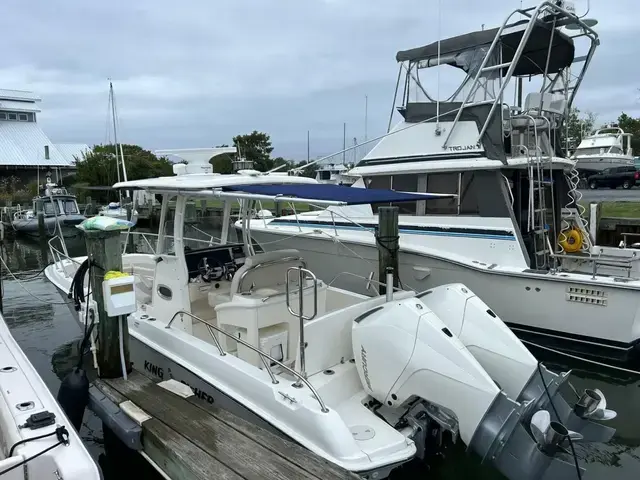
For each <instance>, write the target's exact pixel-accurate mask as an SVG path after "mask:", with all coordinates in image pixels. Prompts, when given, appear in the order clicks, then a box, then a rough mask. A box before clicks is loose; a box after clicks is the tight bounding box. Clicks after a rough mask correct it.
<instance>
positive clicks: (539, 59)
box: [396, 20, 575, 76]
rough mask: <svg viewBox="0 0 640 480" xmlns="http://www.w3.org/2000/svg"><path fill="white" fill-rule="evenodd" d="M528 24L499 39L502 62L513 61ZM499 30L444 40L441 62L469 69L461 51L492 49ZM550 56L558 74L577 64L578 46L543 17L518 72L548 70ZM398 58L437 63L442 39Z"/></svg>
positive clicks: (552, 70)
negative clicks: (461, 57) (575, 59)
mask: <svg viewBox="0 0 640 480" xmlns="http://www.w3.org/2000/svg"><path fill="white" fill-rule="evenodd" d="M528 23H529V22H528V20H522V21H519V22H516V23H514V24H512V25H511V26H510V27H508V28H505V29H504V30H503V31H502V34H501V35H500V39H499V40H498V42H500V43H499V46H500V50H501V53H502V62H501V63H506V62H510V61H512V60H513V57H514V54H515V52H516V49H517V48H518V45H519V44H520V41H521V40H522V37H523V35H524V33H525V30H526V28H527V25H528ZM498 31H499V29H498V28H492V29H490V30H479V31H476V32H471V33H466V34H464V35H458V36H455V37H451V38H446V39H444V40H441V41H440V63H441V64H443V65H444V64H448V65H451V66H454V67H458V68H462V69H465V70H466V67H467V64H466V63H464V62H462V63H458V62H456V56H457V55H458V54H460V53H463V52H467V51H473V50H477V49H478V48H481V47H484V48H486V49H488V48H489V46H490V45H491V43H492V42H493V39H494V38H495V37H496V35H497V34H498ZM552 33H553V45H552V47H551V51H549V43H550V42H551V34H552ZM494 51H495V50H494ZM547 55H549V69H548V72H549V73H557V72H559V71H561V70H563V69H565V68H567V67H568V66H569V65H571V64H572V63H573V59H574V55H575V46H574V43H573V40H572V39H571V38H570V37H569V36H567V35H566V34H564V33H562V32H561V31H560V30H559V29H557V28H556V29H554V28H553V25H552V24H551V23H548V22H544V21H541V20H540V21H537V22H536V24H535V25H534V26H533V30H532V32H531V35H530V36H529V39H528V40H527V43H526V45H525V48H524V50H523V53H522V56H521V57H520V60H519V61H518V65H517V66H516V68H515V71H514V75H516V76H523V75H525V76H526V75H538V74H542V73H544V70H545V66H546V64H547ZM396 60H397V61H398V62H407V61H408V62H425V63H427V64H428V66H434V65H436V64H437V60H438V42H434V43H431V44H429V45H425V46H423V47H417V48H412V49H410V50H402V51H399V52H398V53H397V54H396ZM506 70H507V69H506V68H505V69H503V74H504V73H506Z"/></svg>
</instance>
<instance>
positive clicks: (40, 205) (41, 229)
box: [36, 198, 47, 239]
mask: <svg viewBox="0 0 640 480" xmlns="http://www.w3.org/2000/svg"><path fill="white" fill-rule="evenodd" d="M36 217H37V218H38V236H39V237H40V238H41V239H42V238H45V237H46V236H47V230H46V226H45V224H44V201H43V200H42V199H41V198H38V199H36Z"/></svg>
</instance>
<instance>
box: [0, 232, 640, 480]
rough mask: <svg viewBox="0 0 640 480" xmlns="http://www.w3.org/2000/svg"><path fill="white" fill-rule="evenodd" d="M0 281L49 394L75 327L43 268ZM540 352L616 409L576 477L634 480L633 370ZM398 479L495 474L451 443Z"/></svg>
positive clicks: (450, 479)
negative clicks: (431, 461)
mask: <svg viewBox="0 0 640 480" xmlns="http://www.w3.org/2000/svg"><path fill="white" fill-rule="evenodd" d="M67 246H68V248H69V253H70V254H71V255H82V254H83V251H84V244H83V242H82V240H81V239H77V240H75V241H74V240H70V241H68V242H67ZM4 248H5V253H4V258H5V261H6V262H7V265H8V266H9V268H10V270H11V271H12V272H13V273H14V274H16V275H17V276H18V277H20V278H25V277H30V276H33V275H34V274H36V273H37V272H38V271H40V270H41V269H43V268H44V267H45V266H46V264H47V263H49V262H50V261H51V259H50V258H49V254H48V249H47V248H46V246H44V245H41V244H40V243H39V242H37V241H32V240H23V239H16V240H12V239H7V240H5V247H4ZM3 270H4V269H3ZM3 287H4V299H3V301H4V318H5V320H6V322H7V324H8V326H9V328H10V329H11V332H12V333H13V335H14V337H15V338H16V340H17V341H18V343H19V344H20V346H21V347H22V349H23V350H24V352H25V353H26V355H27V357H28V358H29V360H30V361H31V363H32V364H33V365H34V367H35V368H36V369H37V370H38V372H39V373H40V375H41V377H42V378H43V379H44V381H45V383H46V384H47V386H48V387H49V388H50V389H51V391H52V392H53V394H54V395H56V394H57V391H58V388H59V385H60V379H61V378H63V377H64V375H65V374H66V373H67V372H68V371H69V370H70V369H71V368H72V367H73V366H74V365H75V363H76V362H77V361H78V356H77V352H78V342H79V340H80V337H81V331H80V329H79V327H78V325H77V324H76V323H75V321H74V320H73V319H72V318H71V316H70V313H69V309H68V307H67V305H65V304H64V303H63V300H64V299H63V298H62V297H61V296H60V294H59V293H58V292H57V290H56V288H55V287H54V286H53V285H52V284H50V283H49V282H48V281H47V280H46V278H45V277H44V274H40V275H39V276H36V277H35V278H30V279H24V280H22V281H20V282H18V281H16V280H15V279H13V278H11V276H10V275H9V274H8V273H7V272H6V271H3ZM603 320H604V319H603ZM534 353H536V354H539V352H534ZM539 358H540V360H542V361H544V362H545V364H546V365H547V366H550V367H553V368H554V369H555V370H566V369H569V368H572V369H573V372H572V377H571V383H572V384H573V385H574V387H575V388H576V389H577V390H578V391H581V390H582V389H584V388H599V389H601V390H602V391H603V392H604V394H605V396H606V397H607V401H608V407H609V408H612V409H614V410H616V411H617V412H618V417H617V418H616V419H614V420H613V421H612V422H609V425H610V426H612V427H614V428H616V429H617V433H616V436H615V437H614V438H613V440H612V441H611V442H610V443H609V444H607V445H589V444H587V445H580V444H578V445H577V446H576V450H577V454H578V457H579V458H580V459H581V463H582V464H583V465H584V466H585V467H586V468H587V472H586V474H585V475H584V476H583V478H585V479H607V480H631V479H633V480H636V479H638V478H640V376H636V375H632V374H625V375H620V374H616V375H614V374H613V373H614V372H613V371H611V370H608V369H602V368H598V369H594V368H593V367H592V366H590V365H588V364H584V363H582V362H575V363H572V364H570V365H569V364H567V363H563V362H564V359H563V358H560V357H556V356H553V357H551V356H549V355H548V354H540V357H539ZM80 434H81V437H82V439H83V441H84V442H85V444H86V446H87V448H88V450H89V451H90V453H91V454H92V455H93V456H94V458H95V459H96V462H97V463H98V464H99V465H100V466H101V467H102V468H103V470H104V472H105V478H106V480H113V479H115V478H116V477H117V479H118V480H123V479H124V478H149V477H148V476H147V474H145V475H142V476H140V475H139V474H138V473H137V472H134V473H131V472H129V474H127V473H124V474H123V471H124V472H126V471H127V470H126V469H123V470H120V471H119V472H118V473H117V474H114V473H113V472H112V471H111V470H112V468H113V465H115V464H117V463H118V462H117V461H114V460H112V459H110V458H109V457H108V456H105V455H104V448H103V437H102V430H101V423H100V421H99V420H98V419H97V418H96V417H95V416H94V415H93V414H91V413H90V412H88V413H86V414H85V418H84V424H83V427H82V430H81V432H80ZM120 463H122V462H120ZM402 477H404V478H427V477H428V478H441V479H447V480H459V479H460V480H461V479H466V478H476V479H500V478H501V476H500V475H499V474H497V473H496V472H495V471H493V470H492V469H490V468H486V467H482V466H480V465H479V464H478V461H477V459H475V458H473V457H470V456H468V455H466V454H465V453H464V451H463V449H462V448H457V447H456V448H455V449H454V450H453V451H451V452H448V453H447V454H446V459H445V460H444V462H443V464H442V465H441V466H440V467H439V468H438V469H437V471H436V472H432V474H431V475H426V474H425V472H410V471H407V472H403V475H402ZM402 477H401V478H402Z"/></svg>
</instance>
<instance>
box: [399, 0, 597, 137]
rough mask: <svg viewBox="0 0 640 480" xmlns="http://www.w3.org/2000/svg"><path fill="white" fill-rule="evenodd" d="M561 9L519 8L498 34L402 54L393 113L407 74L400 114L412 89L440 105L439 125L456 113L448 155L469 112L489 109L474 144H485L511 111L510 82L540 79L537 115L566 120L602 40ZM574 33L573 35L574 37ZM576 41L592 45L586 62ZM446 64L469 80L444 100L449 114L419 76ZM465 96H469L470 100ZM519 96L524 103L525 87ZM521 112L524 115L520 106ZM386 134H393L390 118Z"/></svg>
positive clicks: (552, 5) (490, 32) (468, 36)
mask: <svg viewBox="0 0 640 480" xmlns="http://www.w3.org/2000/svg"><path fill="white" fill-rule="evenodd" d="M557 3H559V2H553V1H544V2H542V3H540V4H539V5H538V6H537V7H530V8H526V9H522V8H518V9H516V10H514V11H513V12H511V13H510V14H509V15H508V16H507V18H506V19H505V20H504V22H503V23H502V25H501V26H500V27H499V28H494V29H490V30H482V31H476V32H472V33H468V34H464V35H459V36H457V37H452V38H448V39H444V40H439V41H437V42H435V43H432V44H430V45H426V46H423V47H418V48H413V49H410V50H405V51H400V52H398V53H397V55H396V60H397V61H398V62H400V70H399V72H398V80H397V84H396V90H395V95H394V108H395V105H396V100H397V98H398V90H399V86H400V81H401V79H402V73H403V71H404V72H405V78H404V88H403V92H402V106H401V107H400V109H401V111H402V110H403V109H406V108H407V104H408V103H410V102H409V92H410V86H411V84H414V85H415V87H416V88H417V89H419V90H420V91H421V92H422V94H424V95H425V97H426V98H427V99H428V100H429V101H430V102H432V103H435V104H436V115H435V116H436V119H435V120H436V123H437V124H439V121H440V119H441V117H442V116H445V115H452V114H453V113H454V112H455V118H454V120H453V125H452V126H451V127H450V128H448V131H447V132H446V135H444V141H443V149H446V148H447V147H448V146H449V142H450V140H451V138H452V135H453V132H454V131H455V129H456V127H457V126H458V124H459V122H460V120H461V119H462V116H463V113H464V112H465V110H467V109H469V107H476V106H480V105H485V106H490V108H489V110H488V113H486V114H485V115H482V116H484V117H485V118H484V122H483V123H481V125H482V126H481V127H480V133H479V135H478V138H477V141H476V142H475V143H476V144H481V143H482V141H483V139H484V136H485V134H486V133H487V130H488V129H489V128H490V126H491V124H492V119H493V116H494V114H495V113H496V110H497V109H498V108H499V107H500V108H501V110H502V107H503V106H507V107H508V105H507V104H506V103H505V101H504V93H505V89H506V87H507V85H508V84H509V82H510V81H511V79H512V77H514V76H515V77H518V78H523V77H533V76H538V75H542V79H543V83H542V88H541V89H540V95H539V96H536V97H535V101H536V102H535V103H537V104H538V105H536V107H537V108H535V110H537V111H538V113H542V112H549V113H552V114H555V115H559V116H560V117H561V118H567V115H566V113H567V112H568V111H569V109H570V108H571V105H572V102H573V99H574V98H575V94H576V91H577V89H578V87H579V86H580V84H581V82H582V79H583V78H584V75H585V73H586V70H587V68H588V66H589V63H590V62H591V59H592V57H593V54H594V52H595V49H596V47H597V45H598V44H599V40H598V34H597V33H596V32H595V31H594V30H593V29H592V28H591V27H590V26H589V25H588V23H586V22H585V21H583V20H582V19H581V18H580V17H579V16H578V15H577V14H576V13H575V12H573V11H569V10H567V9H566V8H563V7H562V6H559V5H557ZM516 15H521V16H522V17H524V19H518V20H514V17H515V16H516ZM562 27H569V28H570V29H571V30H570V31H562V30H560V29H561V28H562ZM571 31H573V32H575V33H573V34H571ZM578 37H586V38H588V39H589V40H590V46H589V50H588V53H587V54H586V55H585V56H581V57H576V56H575V46H574V40H575V39H576V38H578ZM577 63H582V67H581V69H580V72H579V73H578V74H577V75H575V76H574V75H572V74H571V73H570V67H571V66H572V65H573V64H577ZM443 64H447V65H451V66H453V67H456V68H459V69H462V70H463V71H464V72H466V74H467V76H466V78H465V80H464V81H463V82H462V84H461V85H460V86H459V87H458V89H457V90H456V91H455V93H454V94H453V95H452V96H451V97H450V98H449V99H448V100H446V103H445V105H444V106H443V107H444V108H448V111H446V112H441V111H440V110H441V109H440V103H441V100H440V99H439V98H438V99H433V98H432V97H431V96H429V94H428V93H427V92H426V90H425V88H424V87H423V85H422V84H421V82H420V78H419V70H421V69H424V68H430V67H434V66H439V65H443ZM464 90H467V93H466V94H464ZM556 94H561V95H562V97H563V99H564V102H562V101H558V100H557V95H556ZM518 95H519V96H520V101H519V103H521V96H522V90H521V86H520V90H519V92H518ZM453 102H455V103H453ZM518 107H520V111H521V112H522V105H518ZM509 108H512V107H509ZM529 109H531V105H529ZM391 117H393V111H392V112H391ZM431 120H432V119H429V120H427V121H431ZM503 120H504V118H503ZM448 121H450V120H448ZM479 125H480V124H479ZM388 130H389V131H390V130H391V118H390V119H389V127H388ZM440 133H441V132H440V129H439V128H437V129H436V134H437V135H439V134H440ZM442 133H444V132H442Z"/></svg>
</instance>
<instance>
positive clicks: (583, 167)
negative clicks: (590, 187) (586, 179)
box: [571, 127, 635, 176]
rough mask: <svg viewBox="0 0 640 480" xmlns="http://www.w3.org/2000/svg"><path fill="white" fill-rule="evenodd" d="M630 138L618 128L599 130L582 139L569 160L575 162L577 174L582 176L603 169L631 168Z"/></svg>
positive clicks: (632, 161)
mask: <svg viewBox="0 0 640 480" xmlns="http://www.w3.org/2000/svg"><path fill="white" fill-rule="evenodd" d="M632 137H633V135H632V134H630V133H625V132H624V131H623V130H622V129H621V128H620V127H605V128H601V129H599V130H596V131H595V132H594V133H593V134H592V135H589V136H588V137H585V138H583V139H582V141H581V142H580V145H578V148H576V151H575V152H573V155H572V156H571V158H572V159H573V160H575V161H576V169H577V170H578V172H579V173H581V174H582V175H584V176H587V175H592V174H594V173H598V172H601V171H602V170H604V169H605V168H612V167H633V166H635V163H634V156H633V150H632V148H631V138H632Z"/></svg>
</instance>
